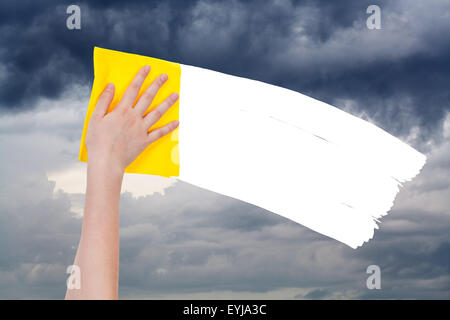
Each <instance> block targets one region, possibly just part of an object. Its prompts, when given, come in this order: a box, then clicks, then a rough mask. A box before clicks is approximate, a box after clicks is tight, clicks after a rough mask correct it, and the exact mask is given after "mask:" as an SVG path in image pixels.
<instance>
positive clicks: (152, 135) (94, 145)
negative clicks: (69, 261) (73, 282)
mask: <svg viewBox="0 0 450 320" xmlns="http://www.w3.org/2000/svg"><path fill="white" fill-rule="evenodd" d="M149 71H150V67H149V66H145V67H144V68H142V69H141V70H140V71H139V73H138V74H137V75H136V77H135V78H134V80H133V82H132V83H131V84H130V86H129V87H128V89H127V91H126V92H125V94H124V95H123V97H122V99H121V101H120V102H119V104H118V105H117V106H116V108H115V109H114V110H113V111H111V112H109V113H107V110H108V107H109V105H110V104H111V101H112V100H113V98H114V85H113V84H109V85H108V86H107V87H106V88H105V90H104V91H103V93H102V94H101V96H100V97H99V100H98V102H97V105H96V107H95V110H94V112H93V114H92V117H91V119H90V122H89V127H88V131H87V134H86V146H87V149H88V168H87V187H86V199H85V206H84V216H83V226H82V232H81V239H80V243H79V245H78V250H77V254H76V257H75V262H74V265H76V266H78V267H79V268H80V273H81V288H80V289H67V292H66V299H117V298H118V281H119V201H120V190H121V186H122V178H123V173H124V170H125V168H126V167H127V166H128V165H129V164H130V163H131V162H133V160H134V159H135V158H136V157H137V156H138V155H139V154H140V153H141V152H142V151H143V150H144V149H145V148H146V147H147V146H148V145H149V144H151V143H152V142H154V141H156V140H158V139H159V138H161V137H162V136H164V135H166V134H168V133H169V132H171V131H172V130H174V129H175V128H176V127H177V126H178V121H174V122H171V123H169V124H167V125H166V126H164V127H162V128H159V129H156V130H150V128H151V126H153V125H154V124H155V123H156V122H157V121H158V120H159V119H160V117H161V115H162V114H164V113H165V112H166V111H167V110H168V109H169V108H170V107H171V106H172V105H173V104H174V103H175V102H176V100H177V99H178V94H176V93H173V94H172V95H170V96H169V97H168V98H167V99H166V100H165V101H164V102H163V103H161V104H160V105H159V106H158V107H156V108H155V109H154V110H153V111H152V112H150V113H148V114H147V115H146V116H145V117H143V114H144V113H145V111H146V110H147V109H148V107H149V106H150V104H151V102H152V100H153V98H154V97H155V95H156V93H157V92H158V90H159V88H160V87H161V86H162V85H163V84H164V82H165V81H166V80H167V76H166V75H161V76H159V77H158V78H157V79H156V80H155V81H154V82H153V83H152V84H151V85H150V86H149V87H148V89H147V90H146V91H145V93H144V94H143V95H142V96H141V98H140V99H139V101H138V102H137V103H136V105H135V106H134V107H133V103H134V101H135V100H136V98H137V95H138V93H139V90H140V87H141V86H142V83H143V82H144V80H145V78H146V77H147V75H148V73H149ZM149 130H150V131H149Z"/></svg>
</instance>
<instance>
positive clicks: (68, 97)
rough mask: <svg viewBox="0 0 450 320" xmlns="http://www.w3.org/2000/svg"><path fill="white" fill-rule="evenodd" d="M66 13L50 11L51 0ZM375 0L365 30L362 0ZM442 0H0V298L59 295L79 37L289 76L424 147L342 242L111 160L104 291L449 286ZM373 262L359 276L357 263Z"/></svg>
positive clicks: (76, 133)
mask: <svg viewBox="0 0 450 320" xmlns="http://www.w3.org/2000/svg"><path fill="white" fill-rule="evenodd" d="M73 3H75V4H78V5H79V6H80V8H81V30H68V29H67V28H66V18H67V17H68V15H67V14H66V9H67V6H68V5H70V4H73ZM370 4H378V5H379V6H380V8H381V19H382V20H381V23H382V29H381V30H369V29H368V28H367V27H366V19H367V17H368V15H367V14H366V9H367V7H368V6H369V5H370ZM449 32H450V3H449V2H448V1H446V0H429V1H420V0H416V1H411V0H397V1H377V2H376V3H374V2H372V1H366V0H347V1H339V2H338V1H318V0H304V1H281V0H278V1H268V2H265V3H264V5H262V4H261V2H256V1H245V2H244V1H242V2H240V1H227V2H215V1H164V2H161V3H158V2H151V1H96V2H95V3H86V2H66V1H39V2H38V1H31V0H30V1H20V2H18V1H2V2H0V34H1V35H2V36H1V37H0V154H1V158H0V163H1V165H0V298H3V299H9V298H33V299H34V298H43V299H61V298H63V296H64V293H65V280H66V278H67V275H66V273H65V271H66V268H67V266H68V265H70V264H72V262H73V258H74V254H75V250H76V246H77V243H78V239H79V235H80V227H81V219H80V215H81V214H82V206H83V198H84V185H85V164H82V163H79V162H78V160H77V154H78V148H79V141H80V136H81V130H82V126H83V121H84V115H85V111H86V108H87V104H88V100H89V95H90V87H91V85H92V81H93V66H92V51H93V46H99V47H104V48H109V49H115V50H121V51H126V52H132V53H138V54H142V55H147V56H152V57H157V58H161V59H166V60H171V61H176V62H180V63H184V64H190V65H195V66H199V67H204V68H209V69H212V70H217V71H221V72H225V73H229V74H232V75H237V76H243V77H246V78H250V79H256V80H261V81H264V82H267V83H271V84H275V85H279V86H282V87H286V88H289V89H292V90H295V91H299V92H302V93H304V94H307V95H310V96H312V97H314V98H317V99H320V100H322V101H326V102H328V103H330V104H333V105H335V106H337V107H339V108H341V109H343V110H345V111H347V112H350V113H352V114H355V115H357V116H360V117H362V118H364V119H366V120H368V121H371V122H373V123H375V124H377V125H378V126H380V127H382V128H383V129H385V130H386V131H388V132H390V133H391V134H394V135H395V136H397V137H399V138H400V139H402V140H403V141H405V142H407V143H409V144H410V145H412V146H414V147H415V148H417V149H418V150H420V151H421V152H423V153H425V154H426V155H427V156H428V162H427V164H426V165H425V167H424V169H423V170H422V172H421V173H420V175H419V176H418V177H417V178H416V179H415V180H414V181H412V182H410V183H407V184H405V186H404V188H403V189H402V191H401V192H400V193H399V195H398V197H397V199H396V201H395V206H394V208H393V209H392V210H391V212H390V214H389V215H388V216H386V217H384V218H383V219H382V223H381V226H380V229H379V230H377V231H376V233H375V237H374V239H373V240H372V241H370V242H369V243H368V244H365V245H364V246H363V247H362V248H359V249H357V250H353V249H351V248H349V247H347V246H345V245H343V244H341V243H339V242H337V241H335V240H332V239H329V238H326V237H325V236H322V235H320V234H317V233H315V232H313V231H311V230H309V229H307V228H305V227H303V226H301V225H298V224H296V223H293V222H290V221H288V220H286V219H284V218H282V217H280V216H277V215H275V214H273V213H270V212H267V211H265V210H262V209H260V208H258V207H254V206H252V205H249V204H246V203H243V202H240V201H237V200H234V199H231V198H227V197H224V196H221V195H218V194H215V193H212V192H209V191H206V190H202V189H199V188H197V187H194V186H191V185H188V184H186V183H181V182H176V181H175V180H168V179H164V178H158V177H150V176H136V175H127V176H126V179H125V182H124V187H123V191H124V192H123V194H122V200H121V230H120V231H121V265H120V268H121V269H120V297H121V298H272V299H278V298H284V299H329V298H359V299H367V298H401V299H410V298H444V299H448V298H450V275H449V261H450V235H449V231H450V209H449V208H450V113H449V110H450V90H449V83H450V82H449V78H450V42H449V41H448V39H447V37H448V33H449ZM373 264H375V265H378V266H380V268H381V277H382V282H381V286H382V287H381V290H368V289H367V287H366V279H367V277H368V274H367V273H366V268H367V267H368V266H369V265H373Z"/></svg>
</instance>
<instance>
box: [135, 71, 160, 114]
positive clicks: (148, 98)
mask: <svg viewBox="0 0 450 320" xmlns="http://www.w3.org/2000/svg"><path fill="white" fill-rule="evenodd" d="M167 79H168V76H167V74H162V75H160V76H159V77H158V78H156V79H155V81H153V82H152V84H151V85H150V86H149V87H148V89H147V90H145V92H144V93H143V94H142V96H141V98H140V99H139V101H138V102H137V103H136V106H135V107H134V108H135V109H136V110H138V111H139V112H140V113H141V115H142V114H144V113H145V111H147V109H148V107H149V106H150V105H151V104H152V101H153V99H154V98H155V96H156V94H157V93H158V90H159V89H160V88H161V87H162V85H163V84H164V83H165V82H166V81H167Z"/></svg>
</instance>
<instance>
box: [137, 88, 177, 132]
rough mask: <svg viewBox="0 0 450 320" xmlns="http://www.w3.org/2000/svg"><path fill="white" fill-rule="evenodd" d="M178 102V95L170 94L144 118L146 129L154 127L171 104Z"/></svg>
mask: <svg viewBox="0 0 450 320" xmlns="http://www.w3.org/2000/svg"><path fill="white" fill-rule="evenodd" d="M177 100H178V93H172V94H171V95H170V96H169V97H168V98H167V99H166V100H164V101H163V102H162V103H161V104H160V105H159V106H157V107H156V108H155V109H153V110H152V111H150V112H149V113H148V114H147V115H146V116H145V117H144V121H145V125H146V126H147V128H150V127H151V126H152V125H154V124H155V123H156V122H157V121H158V120H159V119H161V117H162V116H163V114H164V113H166V111H167V110H169V108H170V107H171V106H173V104H174V103H175V102H176V101H177Z"/></svg>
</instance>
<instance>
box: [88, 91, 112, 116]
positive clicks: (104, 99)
mask: <svg viewBox="0 0 450 320" xmlns="http://www.w3.org/2000/svg"><path fill="white" fill-rule="evenodd" d="M114 91H115V88H114V84H113V83H108V85H107V86H106V87H105V89H104V90H103V92H102V94H101V95H100V97H99V98H98V100H97V104H96V105H95V109H94V112H93V115H95V116H96V117H104V116H105V114H106V112H107V111H108V108H109V105H110V104H111V101H112V100H113V99H114Z"/></svg>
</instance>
